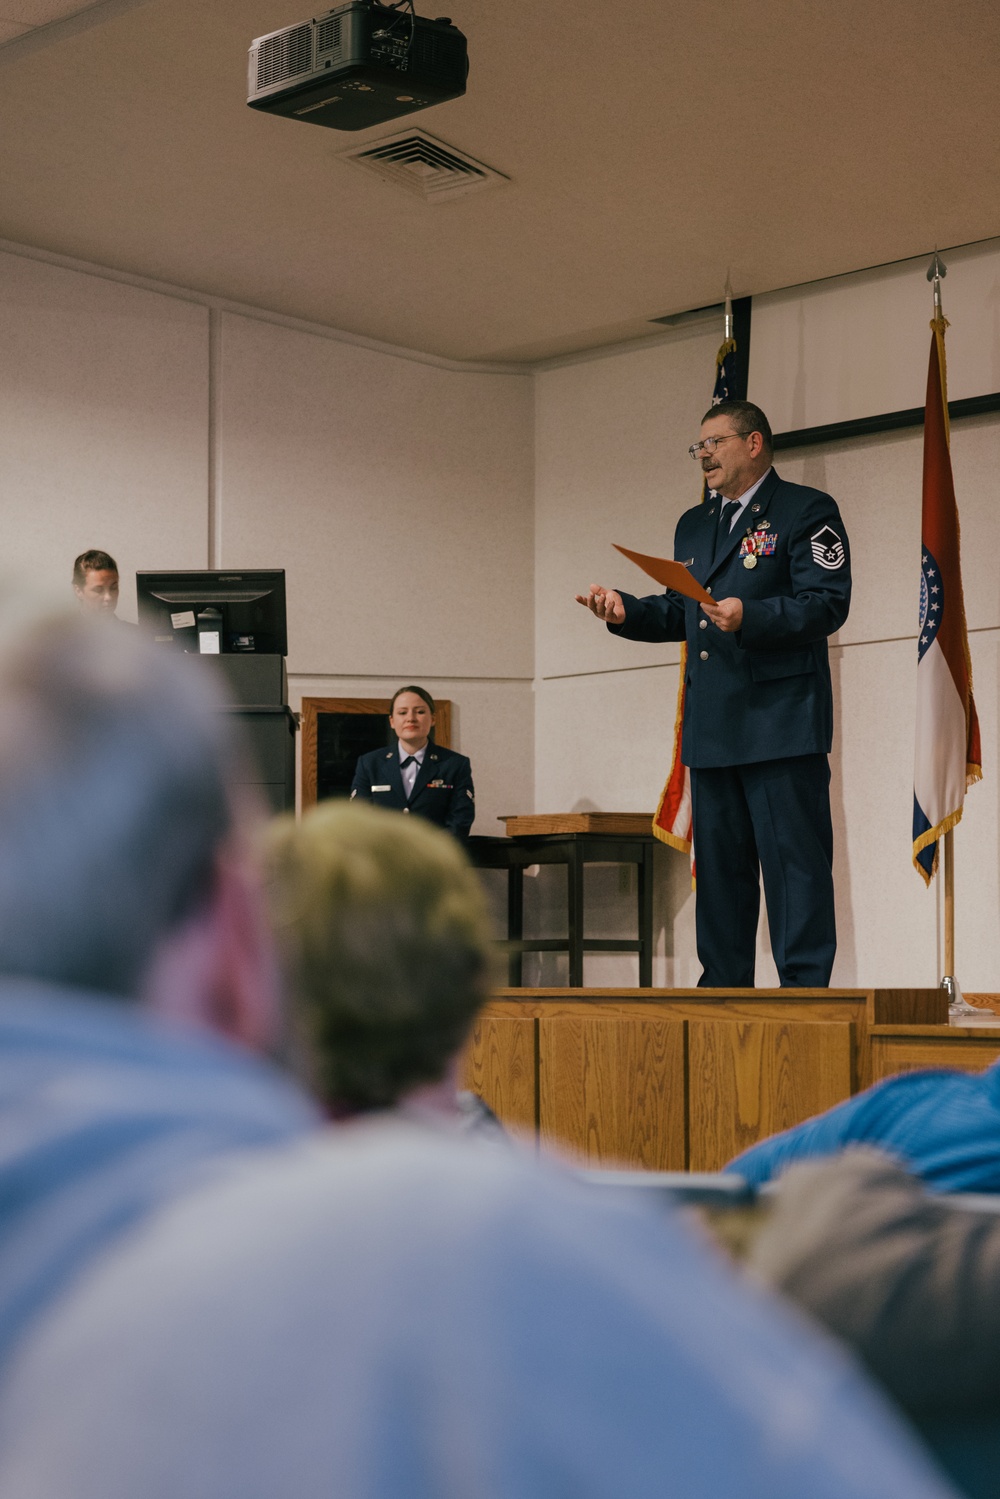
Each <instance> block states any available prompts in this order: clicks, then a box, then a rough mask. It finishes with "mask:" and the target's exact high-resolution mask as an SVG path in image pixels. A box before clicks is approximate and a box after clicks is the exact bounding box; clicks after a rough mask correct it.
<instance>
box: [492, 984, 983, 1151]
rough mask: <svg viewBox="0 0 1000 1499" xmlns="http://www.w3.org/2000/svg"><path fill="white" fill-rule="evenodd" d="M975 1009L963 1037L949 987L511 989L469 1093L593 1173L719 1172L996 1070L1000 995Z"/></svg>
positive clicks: (499, 1002)
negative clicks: (897, 1093)
mask: <svg viewBox="0 0 1000 1499" xmlns="http://www.w3.org/2000/svg"><path fill="white" fill-rule="evenodd" d="M974 998H975V999H976V1000H977V1001H978V1002H979V1004H980V1005H981V1007H982V1008H983V1009H984V1014H983V1017H982V1019H981V1020H979V1019H978V1018H977V1020H976V1022H975V1023H974V1024H970V1025H966V1026H955V1027H950V1026H949V1025H948V1013H947V997H946V995H945V993H944V991H943V990H941V989H692V988H685V989H625V988H609V989H604V988H602V989H576V988H574V989H499V990H497V991H495V993H494V995H493V997H492V998H491V1000H490V1001H489V1002H488V1004H487V1005H486V1006H485V1008H484V1009H483V1011H482V1012H481V1014H480V1016H479V1017H478V1019H477V1021H476V1024H475V1026H474V1028H473V1032H472V1035H471V1037H470V1041H469V1045H468V1047H467V1050H466V1055H465V1062H464V1081H465V1085H466V1086H467V1087H469V1088H472V1089H473V1091H475V1092H477V1093H478V1094H479V1095H480V1096H481V1097H482V1098H483V1099H484V1100H485V1101H486V1102H487V1103H488V1104H489V1105H490V1107H491V1108H492V1109H493V1110H494V1112H495V1113H497V1114H498V1115H499V1117H500V1118H501V1119H502V1120H503V1121H504V1123H505V1124H507V1125H508V1126H509V1127H510V1128H512V1129H514V1130H516V1131H518V1132H519V1133H520V1134H521V1135H523V1136H527V1137H528V1138H529V1139H532V1140H534V1141H535V1142H536V1143H537V1145H538V1146H539V1148H547V1149H554V1150H556V1151H558V1152H559V1153H561V1154H562V1155H564V1156H570V1157H573V1158H575V1159H576V1160H577V1161H578V1162H580V1163H582V1164H586V1165H592V1166H610V1165H617V1166H625V1167H631V1168H632V1169H637V1170H649V1171H673V1170H692V1171H716V1170H718V1169H719V1168H720V1167H722V1166H724V1165H725V1164H726V1162H727V1161H730V1160H731V1159H732V1158H733V1156H735V1155H737V1154H738V1153H739V1152H740V1151H741V1150H745V1149H746V1148H747V1147H748V1146H749V1145H752V1144H754V1143H755V1142H756V1141H757V1140H760V1139H763V1138H765V1137H766V1136H767V1135H771V1134H774V1133H776V1132H777V1131H778V1130H782V1129H787V1128H788V1127H789V1126H790V1125H793V1124H798V1123H799V1122H801V1120H803V1119H807V1118H809V1117H810V1116H811V1115H813V1114H817V1113H820V1112H822V1110H824V1109H827V1108H830V1107H831V1106H832V1105H833V1104H836V1103H839V1102H840V1101H841V1100H842V1099H845V1098H849V1097H851V1095H852V1094H854V1093H856V1092H858V1091H859V1089H861V1088H864V1087H867V1086H868V1084H869V1083H870V1082H873V1081H878V1080H879V1079H881V1078H884V1077H888V1076H890V1075H892V1074H893V1073H896V1072H904V1071H910V1070H913V1069H915V1068H920V1067H942V1066H945V1067H948V1066H950V1067H956V1068H960V1069H962V1070H966V1071H978V1070H981V1069H982V1068H984V1067H988V1066H989V1065H990V1064H991V1063H992V1062H993V1061H995V1060H997V1059H998V1058H1000V1015H996V1016H991V1015H990V1014H989V1011H988V1009H987V1008H986V1003H985V1002H987V1001H990V1002H995V1003H996V1004H997V1005H1000V996H997V995H976V996H974Z"/></svg>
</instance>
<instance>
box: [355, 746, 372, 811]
mask: <svg viewBox="0 0 1000 1499" xmlns="http://www.w3.org/2000/svg"><path fill="white" fill-rule="evenodd" d="M355 799H357V800H358V801H362V802H370V801H371V799H372V777H371V771H370V769H369V767H368V756H367V755H359V756H358V763H357V765H356V766H355V767H354V780H353V781H352V782H351V800H352V801H354V800H355Z"/></svg>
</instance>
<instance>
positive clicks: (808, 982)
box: [578, 400, 851, 988]
mask: <svg viewBox="0 0 1000 1499" xmlns="http://www.w3.org/2000/svg"><path fill="white" fill-rule="evenodd" d="M691 455H692V457H693V458H695V459H696V460H697V461H699V462H700V463H701V467H702V470H703V472H704V475H705V482H706V484H707V485H708V486H709V491H710V492H709V497H708V500H707V502H706V503H705V504H703V505H696V506H695V507H694V508H693V509H691V510H688V511H686V512H685V513H684V514H683V515H682V516H681V518H680V520H679V522H678V524H677V531H676V535H675V541H674V556H675V558H676V560H677V561H679V562H683V563H684V564H685V565H686V566H687V567H689V568H690V570H691V573H692V575H693V576H694V577H695V578H696V579H697V580H698V582H699V583H701V584H702V585H703V586H704V587H705V588H706V590H707V591H708V592H709V593H710V594H712V596H713V598H714V599H715V600H717V602H714V603H710V604H699V603H697V602H696V601H695V600H693V599H688V598H684V597H683V596H682V595H681V594H677V593H673V592H670V591H668V592H667V593H665V594H654V595H651V596H650V597H648V598H633V597H632V596H631V595H630V594H626V593H618V592H616V591H615V590H613V589H606V588H602V587H599V586H598V585H596V584H594V585H592V587H591V589H590V593H589V595H588V596H587V597H586V598H584V597H582V596H579V595H578V599H579V602H580V603H581V604H585V605H586V606H587V607H588V608H589V609H590V610H591V611H592V612H593V613H594V614H596V615H597V617H598V618H599V619H603V620H605V621H606V623H607V625H608V628H609V629H610V630H611V631H612V632H613V633H614V634H616V635H622V636H624V637H625V638H626V639H628V640H646V641H653V642H658V641H666V640H684V641H686V642H687V675H686V679H685V683H686V692H685V701H684V724H683V732H682V739H681V754H682V758H683V761H684V764H685V765H686V766H688V768H689V769H690V772H691V794H692V816H693V824H694V856H695V860H696V862H697V870H698V895H697V911H696V927H697V936H698V956H699V957H700V959H701V961H702V964H703V966H704V973H703V974H702V977H701V979H700V981H699V982H700V983H701V984H702V985H705V986H718V987H724V988H743V987H747V988H749V987H752V985H753V982H754V957H755V948H756V933H757V920H758V915H759V910H760V879H761V875H762V876H763V881H764V894H765V898H766V900H767V915H768V926H769V929H770V934H771V948H772V951H773V953H774V959H775V963H776V964H777V968H778V974H779V976H780V980H781V984H782V986H783V987H798V986H803V987H823V986H825V985H827V984H828V983H829V982H830V971H831V969H832V967H833V959H834V954H835V952H836V946H837V937H836V923H835V917H834V900H833V873H832V863H833V829H832V824H831V818H830V767H829V760H828V758H827V757H828V755H829V751H830V747H831V743H832V738H833V694H832V691H831V685H830V665H829V659H828V652H827V637H828V636H830V635H832V634H833V633H834V631H835V630H838V629H839V628H840V626H841V625H842V624H843V623H844V620H845V619H846V618H847V611H848V608H849V607H850V600H851V562H850V551H849V548H848V543H847V536H846V533H845V531H844V524H843V521H842V520H841V518H840V512H839V510H838V509H837V505H836V503H835V501H834V500H832V499H831V498H830V496H829V495H827V494H823V493H821V491H819V490H817V489H809V488H807V487H805V486H804V485H801V484H789V483H787V482H786V481H785V480H783V479H780V478H779V477H778V475H777V473H776V472H775V470H774V468H773V467H772V464H771V458H772V440H771V428H770V425H769V424H768V420H767V417H766V416H765V415H764V413H763V412H762V411H761V410H760V408H759V407H757V406H754V405H753V404H752V403H751V402H749V401H735V400H726V401H722V402H720V403H719V404H718V405H716V406H713V407H712V408H711V409H710V410H709V411H708V412H706V414H705V418H704V420H703V422H702V426H701V438H700V441H699V442H696V443H695V444H693V446H692V448H691Z"/></svg>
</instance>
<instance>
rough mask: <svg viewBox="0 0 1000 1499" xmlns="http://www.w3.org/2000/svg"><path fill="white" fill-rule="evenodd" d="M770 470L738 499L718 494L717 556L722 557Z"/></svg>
mask: <svg viewBox="0 0 1000 1499" xmlns="http://www.w3.org/2000/svg"><path fill="white" fill-rule="evenodd" d="M770 472H771V470H770V469H768V471H767V473H766V474H761V476H760V478H759V479H758V480H757V482H756V484H751V486H750V488H749V489H748V490H746V491H745V492H744V493H743V494H741V495H740V497H739V499H738V500H727V499H726V498H725V497H724V496H723V495H721V494H720V495H718V496H717V498H718V500H719V501H720V504H719V529H718V531H717V532H716V536H715V556H716V558H718V557H720V556H721V555H722V553H723V552H724V551H725V548H726V543H727V541H728V540H729V537H730V536H731V535H732V533H733V531H734V530H735V528H736V523H737V521H739V520H740V518H741V517H742V515H743V514H744V512H745V510H746V508H747V506H748V505H749V503H750V501H751V500H752V499H753V497H754V495H755V494H756V493H757V491H758V489H759V488H760V486H761V485H762V484H763V482H764V480H765V479H766V478H767V474H769V473H770Z"/></svg>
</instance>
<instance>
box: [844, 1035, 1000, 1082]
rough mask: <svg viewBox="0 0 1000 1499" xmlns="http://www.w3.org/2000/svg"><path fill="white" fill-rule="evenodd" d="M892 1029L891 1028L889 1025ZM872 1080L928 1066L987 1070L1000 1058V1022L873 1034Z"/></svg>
mask: <svg viewBox="0 0 1000 1499" xmlns="http://www.w3.org/2000/svg"><path fill="white" fill-rule="evenodd" d="M887 1029H888V1028H887ZM871 1055H872V1081H873V1082H879V1081H880V1080H881V1079H882V1078H884V1077H893V1076H894V1075H895V1074H896V1073H898V1072H921V1071H923V1069H924V1068H927V1067H952V1068H955V1069H956V1070H957V1071H959V1072H983V1071H985V1069H986V1068H987V1067H991V1066H992V1065H993V1063H994V1062H996V1061H997V1060H1000V1025H998V1027H997V1028H996V1029H994V1028H992V1027H990V1028H989V1029H980V1027H978V1026H977V1027H976V1028H975V1029H974V1028H973V1027H972V1026H953V1027H948V1026H934V1027H931V1026H921V1027H916V1026H914V1027H910V1028H909V1030H908V1031H905V1030H897V1029H895V1028H893V1030H892V1031H891V1032H890V1033H889V1034H880V1033H879V1032H878V1031H874V1032H873V1033H872V1036H871Z"/></svg>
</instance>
